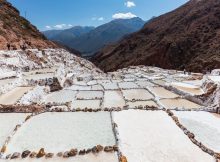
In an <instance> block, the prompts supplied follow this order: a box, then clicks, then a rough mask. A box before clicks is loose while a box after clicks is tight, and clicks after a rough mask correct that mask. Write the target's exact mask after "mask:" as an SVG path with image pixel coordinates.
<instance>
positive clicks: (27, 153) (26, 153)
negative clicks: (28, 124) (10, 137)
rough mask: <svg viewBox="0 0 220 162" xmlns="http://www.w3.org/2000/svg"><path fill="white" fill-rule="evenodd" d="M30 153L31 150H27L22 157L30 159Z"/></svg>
mask: <svg viewBox="0 0 220 162" xmlns="http://www.w3.org/2000/svg"><path fill="white" fill-rule="evenodd" d="M30 153H31V152H30V151H29V150H26V151H24V152H22V154H21V157H22V158H26V157H28V155H30Z"/></svg>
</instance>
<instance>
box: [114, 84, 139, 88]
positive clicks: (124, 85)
mask: <svg viewBox="0 0 220 162" xmlns="http://www.w3.org/2000/svg"><path fill="white" fill-rule="evenodd" d="M118 86H119V88H121V89H130V88H138V85H137V84H135V83H134V82H120V83H118Z"/></svg>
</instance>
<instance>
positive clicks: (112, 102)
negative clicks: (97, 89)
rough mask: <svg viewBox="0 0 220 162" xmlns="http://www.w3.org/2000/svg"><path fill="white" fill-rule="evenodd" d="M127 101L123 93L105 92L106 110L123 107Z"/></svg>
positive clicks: (104, 104) (104, 105)
mask: <svg viewBox="0 0 220 162" xmlns="http://www.w3.org/2000/svg"><path fill="white" fill-rule="evenodd" d="M123 106H125V100H124V98H123V96H122V93H121V91H105V94H104V103H103V107H104V108H113V107H123Z"/></svg>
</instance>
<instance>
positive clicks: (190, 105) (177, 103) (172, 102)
mask: <svg viewBox="0 0 220 162" xmlns="http://www.w3.org/2000/svg"><path fill="white" fill-rule="evenodd" d="M160 103H161V104H162V105H163V106H164V107H165V108H167V109H175V108H185V109H199V108H201V107H202V106H200V105H198V104H196V103H194V102H191V101H188V100H186V99H180V98H178V99H161V100H160Z"/></svg>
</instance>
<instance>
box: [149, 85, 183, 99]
mask: <svg viewBox="0 0 220 162" xmlns="http://www.w3.org/2000/svg"><path fill="white" fill-rule="evenodd" d="M148 89H149V91H151V92H152V93H153V94H154V95H155V96H157V97H159V98H176V97H179V96H178V95H177V94H175V93H173V92H171V91H168V90H166V89H165V88H163V87H148Z"/></svg>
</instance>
